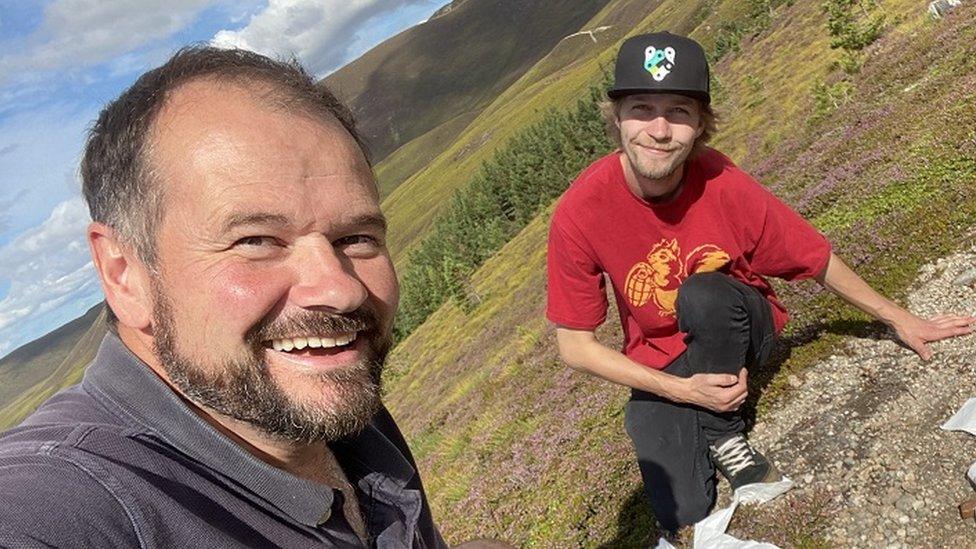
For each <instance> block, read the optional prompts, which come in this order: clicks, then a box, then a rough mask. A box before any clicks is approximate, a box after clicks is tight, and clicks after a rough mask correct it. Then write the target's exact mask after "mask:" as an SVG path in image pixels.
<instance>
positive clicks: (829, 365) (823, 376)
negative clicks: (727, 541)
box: [733, 245, 976, 548]
mask: <svg viewBox="0 0 976 549" xmlns="http://www.w3.org/2000/svg"><path fill="white" fill-rule="evenodd" d="M974 268H976V245H974V246H972V247H971V248H969V249H968V250H966V251H964V252H960V253H957V254H955V255H952V256H950V257H947V258H944V259H941V260H939V261H938V262H936V263H935V264H932V265H928V266H926V267H925V268H923V269H922V273H921V274H920V276H919V278H918V280H917V282H916V284H915V286H914V290H913V292H912V293H911V295H910V296H909V298H908V305H909V307H910V308H911V309H912V310H913V311H916V312H919V313H921V314H924V315H933V314H937V313H939V312H943V311H951V312H958V313H970V314H972V313H973V312H976V289H974V287H973V283H972V282H970V283H969V284H968V285H963V284H958V283H957V284H953V281H954V280H955V279H956V278H957V277H959V275H960V274H961V273H965V272H966V271H969V270H971V269H974ZM934 348H935V350H936V356H935V358H934V359H933V360H932V361H931V362H929V363H922V362H921V361H920V360H919V359H918V358H917V357H916V356H915V355H914V354H913V353H911V352H910V351H908V350H907V349H904V348H902V347H900V346H899V345H897V344H896V343H894V341H891V340H883V339H882V340H874V339H856V338H851V340H850V341H849V342H848V343H847V344H846V346H845V348H844V349H843V350H842V351H841V352H840V353H839V354H837V355H835V356H831V357H830V358H829V359H827V360H826V361H824V362H823V363H821V364H819V365H817V366H815V367H813V368H811V369H810V370H808V371H806V372H804V374H803V376H802V379H800V378H797V379H792V380H791V384H792V385H794V386H795V387H797V390H796V391H795V392H794V393H793V396H792V397H790V398H788V399H787V400H786V401H785V402H784V403H782V404H781V405H779V407H778V408H777V409H775V410H773V411H772V412H771V413H770V414H768V415H767V417H766V418H764V419H763V420H762V421H760V423H759V424H757V425H756V427H755V428H754V429H753V431H752V434H751V438H752V439H753V440H754V441H756V442H757V447H759V448H763V449H767V450H768V453H769V454H770V455H771V456H772V457H773V459H774V460H775V462H776V463H777V464H779V465H780V468H781V469H782V470H783V472H784V473H785V474H786V475H787V476H789V477H791V478H792V479H793V480H794V481H796V488H795V489H794V491H793V494H792V496H791V497H790V498H787V499H785V500H783V501H777V502H772V503H770V504H767V505H765V506H763V507H761V508H757V509H754V510H747V512H746V516H753V517H754V518H755V520H757V521H758V522H759V523H760V524H762V523H765V524H767V525H768V524H771V523H772V524H778V525H780V526H779V529H784V528H788V527H789V526H790V525H793V524H797V523H798V522H799V521H802V520H806V519H808V518H810V517H808V516H801V515H808V514H809V513H808V511H809V509H810V505H809V502H807V503H803V501H804V499H807V500H809V499H811V498H814V499H816V498H815V497H814V496H818V497H821V498H822V499H823V500H828V499H829V501H830V503H829V504H827V505H826V509H825V513H824V516H823V517H821V518H820V519H819V520H820V524H819V525H818V526H817V529H818V530H819V532H820V535H822V536H825V537H826V539H827V540H828V541H829V543H830V545H832V546H834V547H890V548H895V547H940V548H941V547H952V548H956V547H976V523H974V522H973V521H972V520H970V521H963V520H961V519H960V518H959V515H958V512H957V510H956V504H957V503H959V501H961V500H963V499H966V498H968V497H971V496H973V495H974V493H973V489H972V488H971V487H970V485H969V482H968V480H967V479H966V476H965V474H966V471H967V469H968V468H969V466H970V464H971V463H972V462H973V461H974V460H976V437H972V436H970V435H968V434H966V433H960V432H946V431H942V430H941V429H939V426H940V425H941V424H942V423H943V422H944V421H945V420H946V419H948V418H949V417H950V416H951V415H952V414H953V413H955V411H956V410H958V409H959V408H960V407H961V406H962V405H963V404H964V403H965V402H966V400H968V399H969V398H970V397H973V396H976V376H974V373H976V335H970V336H966V337H962V338H956V339H954V340H950V341H945V342H940V343H936V344H935V345H934ZM798 502H800V503H799V504H798ZM797 510H799V513H797ZM733 525H735V523H733ZM746 529H747V530H750V529H751V527H749V526H746ZM737 535H739V534H737ZM818 537H819V536H818ZM754 539H763V538H754ZM789 539H790V538H788V537H787V538H782V539H780V540H774V539H768V537H767V538H766V539H765V540H764V541H772V542H776V541H779V542H780V543H784V541H785V542H786V543H785V544H786V545H791V544H797V543H798V540H796V539H793V540H792V541H788V540H789Z"/></svg>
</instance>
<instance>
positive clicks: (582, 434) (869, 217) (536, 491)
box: [388, 1, 976, 548]
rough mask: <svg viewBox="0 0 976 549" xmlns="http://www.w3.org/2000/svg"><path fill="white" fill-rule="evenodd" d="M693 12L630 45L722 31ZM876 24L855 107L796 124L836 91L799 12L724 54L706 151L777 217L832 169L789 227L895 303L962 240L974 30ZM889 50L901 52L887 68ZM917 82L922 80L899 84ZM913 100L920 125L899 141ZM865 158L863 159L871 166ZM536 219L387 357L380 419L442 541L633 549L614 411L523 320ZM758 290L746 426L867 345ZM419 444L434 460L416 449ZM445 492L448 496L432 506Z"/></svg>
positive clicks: (534, 294) (665, 13)
mask: <svg viewBox="0 0 976 549" xmlns="http://www.w3.org/2000/svg"><path fill="white" fill-rule="evenodd" d="M689 6H690V7H689ZM701 6H703V8H704V4H702V5H701ZM613 7H614V6H613V4H611V5H609V6H608V8H607V10H606V11H612V9H611V8H613ZM707 7H708V8H709V9H708V12H707V13H704V14H699V15H698V16H697V17H695V14H694V13H693V12H694V8H695V5H694V4H693V3H687V4H684V5H680V6H679V5H677V4H675V3H668V2H663V3H661V4H653V5H652V6H651V9H653V10H654V11H653V13H651V14H649V15H648V16H647V17H646V18H644V19H643V20H640V21H637V22H636V23H635V28H637V29H641V30H644V29H648V28H662V27H665V26H667V27H670V28H672V29H680V27H681V25H683V24H697V25H698V26H697V27H695V28H694V29H693V32H692V35H693V36H699V37H703V36H706V35H707V33H708V32H709V31H708V28H715V26H716V25H717V24H718V23H720V22H721V17H722V16H723V14H724V15H728V14H730V13H737V12H736V11H735V10H736V7H735V6H733V5H732V3H730V2H712V3H709V4H708V6H707ZM915 7H917V6H915ZM881 9H884V10H886V13H887V14H889V15H890V16H892V19H891V20H892V21H895V24H893V25H892V27H891V28H889V29H888V31H887V33H886V35H885V36H883V37H882V38H881V39H880V40H879V41H878V42H877V43H875V44H873V45H871V46H870V47H869V48H868V50H869V51H868V52H867V56H866V58H865V62H864V65H863V67H862V69H861V72H860V73H859V74H857V75H855V76H853V77H852V78H851V79H850V86H851V89H852V97H854V98H856V99H857V101H851V102H848V103H845V104H840V105H838V106H837V107H836V108H834V109H831V111H830V112H827V113H824V115H823V116H822V117H820V118H818V119H815V120H811V119H812V118H813V114H814V108H815V98H814V97H813V95H812V94H811V89H812V86H813V84H814V83H815V82H818V81H819V82H828V83H833V82H836V81H837V80H836V79H837V78H838V71H839V70H840V69H838V68H836V67H832V62H833V55H834V53H835V52H833V50H831V49H830V48H829V35H828V34H827V33H826V30H825V29H824V28H823V26H822V20H821V19H822V15H821V14H820V12H819V6H818V5H816V4H808V3H794V4H793V5H789V6H787V5H784V6H781V7H779V8H777V9H776V10H775V12H774V15H773V18H772V24H771V26H770V27H769V29H767V30H765V31H763V32H762V33H760V34H759V35H758V36H757V37H755V38H749V39H745V40H743V42H742V44H741V48H740V51H739V52H730V53H727V54H726V56H725V57H724V58H723V59H722V61H721V62H720V63H719V64H718V66H717V68H716V71H717V73H718V75H719V76H720V78H721V80H722V82H723V88H724V91H723V96H724V97H725V99H724V100H723V103H722V104H721V105H720V107H721V109H722V112H723V113H724V114H725V118H724V120H723V122H722V125H721V128H722V131H721V132H720V134H719V136H718V138H717V139H716V141H715V144H716V145H717V147H718V148H720V149H723V150H726V151H729V152H731V154H732V156H733V158H734V159H736V160H737V161H739V162H740V164H743V165H745V166H747V167H752V168H756V169H757V171H758V172H760V174H761V176H762V179H763V180H764V181H765V182H767V183H771V184H773V186H774V189H775V190H776V192H777V193H779V194H780V195H781V196H783V197H784V198H785V199H787V200H789V201H793V202H797V201H801V200H803V199H804V196H805V195H806V193H808V192H810V190H811V189H813V188H814V187H815V186H817V185H819V184H821V183H822V182H823V181H824V180H825V178H826V176H827V175H829V174H831V173H834V171H835V170H837V169H838V168H839V167H846V168H845V170H843V171H841V172H839V173H841V175H840V176H839V177H841V180H840V181H839V183H838V184H836V185H835V186H834V187H832V188H830V189H828V190H826V191H825V192H824V193H823V194H822V195H820V196H819V197H816V198H814V199H811V200H807V201H806V202H805V205H804V208H803V211H804V213H805V214H806V215H808V216H809V217H810V218H811V219H812V220H813V221H814V223H815V224H816V225H817V226H818V227H819V228H820V229H821V230H823V231H824V232H826V233H827V235H828V236H829V237H830V239H831V240H832V242H833V243H834V245H835V247H836V249H837V250H838V251H839V252H840V253H841V255H842V256H843V257H845V258H847V259H849V260H850V262H851V263H852V264H854V265H855V267H856V268H857V269H858V270H859V271H861V273H862V274H863V275H864V276H865V277H866V278H867V279H868V280H869V282H870V283H872V284H873V285H874V286H876V287H877V288H878V289H880V290H881V291H883V292H884V293H887V294H889V295H891V296H894V297H896V298H897V297H899V296H902V295H904V293H905V292H906V291H907V290H908V289H909V287H910V284H911V283H912V281H913V280H914V279H915V277H916V276H917V271H918V268H919V267H920V266H921V265H922V264H924V263H925V262H927V261H929V260H931V259H932V258H935V257H939V256H941V255H943V254H945V253H948V252H950V251H951V250H953V249H954V248H955V247H956V246H958V245H960V244H962V243H963V242H961V240H960V239H962V238H964V236H965V235H966V234H968V231H969V229H970V228H971V227H973V226H974V225H976V190H974V189H976V166H974V161H973V158H976V141H974V140H973V139H974V137H976V134H974V133H973V130H972V129H971V128H972V127H973V126H974V123H973V121H976V112H974V110H976V106H974V105H976V101H974V99H976V97H974V90H976V87H974V85H973V84H974V82H976V66H974V63H973V60H972V59H971V58H970V57H966V56H965V55H963V54H961V53H960V52H963V51H967V48H968V47H969V46H968V45H969V44H971V43H972V41H973V40H974V39H976V36H974V35H976V31H974V29H973V25H972V24H969V25H968V26H967V25H964V24H959V23H957V26H956V28H954V29H952V30H943V29H942V27H939V26H934V25H929V24H927V23H925V22H924V14H923V13H921V11H918V13H917V14H916V13H915V12H913V11H912V10H913V9H914V8H913V7H912V6H910V3H909V2H905V1H898V2H882V5H881ZM969 10H970V12H969V13H973V11H972V10H973V8H969ZM913 14H914V15H913ZM960 17H962V16H960ZM913 33H914V34H913ZM909 44H910V45H912V46H913V48H914V49H913V50H912V51H913V53H912V54H911V55H907V56H906V54H905V52H906V51H908V49H906V48H907V45H909ZM935 44H940V46H941V47H940V48H936V47H935V46H934V45H935ZM614 49H615V48H613V47H610V48H608V50H607V51H609V52H610V53H609V54H606V53H605V54H601V55H596V56H594V57H593V60H592V61H590V62H589V64H586V63H582V64H580V65H578V66H573V67H572V69H571V70H567V71H565V73H558V74H557V73H552V72H550V73H549V74H551V75H553V76H547V78H552V80H550V81H549V82H548V83H547V86H546V87H545V89H542V88H538V89H536V88H532V87H531V85H530V86H527V88H526V89H527V90H532V91H533V92H538V93H537V96H538V97H540V98H542V99H548V100H550V101H562V102H563V103H565V100H564V99H561V98H560V96H558V95H557V94H555V93H553V91H552V90H551V88H553V87H559V86H560V85H561V82H563V81H564V80H565V82H568V83H570V84H569V86H570V87H574V86H579V85H581V84H582V83H584V82H585V81H586V79H587V78H595V75H596V74H597V73H598V71H599V66H600V64H601V62H605V61H606V60H607V59H609V58H610V57H612V54H613V50H614ZM909 49H910V48H909ZM934 51H939V53H938V54H935V53H931V52H934ZM899 52H901V53H899ZM919 66H923V67H926V70H925V71H924V72H922V73H919V72H917V71H915V70H914V69H912V68H911V67H919ZM530 73H531V71H530ZM530 73H527V74H530ZM561 79H562V80H561ZM913 84H914V87H912V88H911V89H909V91H903V90H905V89H906V88H908V87H909V86H912V85H913ZM576 89H579V88H578V87H577V88H576ZM757 93H758V94H760V95H761V96H762V97H763V99H762V100H761V101H759V100H758V99H757V97H756V94H757ZM501 97H502V98H505V97H506V95H504V94H503V95H502V96H501ZM922 98H924V104H925V105H926V106H925V109H924V110H925V123H919V122H918V120H919V114H920V106H919V105H920V104H921V103H920V101H922ZM540 105H541V103H540ZM491 108H492V111H491V112H493V113H495V114H496V115H498V116H499V118H498V120H497V123H496V124H495V128H496V130H495V131H496V132H498V135H499V139H503V138H504V137H505V136H506V135H511V132H510V131H506V129H505V126H507V125H509V124H516V123H521V124H525V123H528V122H530V121H531V120H533V117H532V116H530V115H526V113H531V112H532V111H531V110H529V111H527V110H523V109H522V105H521V104H517V105H502V104H497V105H493V107H491ZM486 112H488V111H486ZM505 113H512V116H508V117H505V116H503V115H504V114H505ZM516 113H518V115H516ZM913 121H914V122H913ZM484 123H485V121H484V120H476V121H475V122H474V123H473V124H472V127H478V126H479V124H484ZM482 128H484V126H482ZM476 132H477V130H475V132H474V133H475V134H476ZM848 133H850V135H849V136H846V135H847V134H848ZM463 140H464V137H462V141H463ZM461 146H463V145H461ZM873 151H880V153H881V154H879V155H877V157H872V156H871V153H872V152H873ZM484 158H486V157H485V156H482V157H481V158H480V159H481V160H483V159H484ZM435 164H436V162H435ZM438 169H439V168H436V169H435V167H434V166H432V167H431V168H430V173H429V174H427V175H426V176H424V177H425V178H429V179H423V181H433V179H434V178H435V177H436V175H437V173H439V172H438V171H437V170H438ZM448 169H450V168H448ZM448 173H452V174H456V173H458V172H457V171H453V172H451V171H449V172H448ZM449 179H453V178H449ZM418 181H420V179H418ZM443 192H447V191H446V190H445V191H443ZM412 207H414V208H417V207H418V205H416V204H415V205H413V206H412ZM547 216H548V211H547V212H546V213H544V214H543V215H541V216H540V217H539V218H537V219H536V220H534V221H533V222H531V223H530V224H529V225H528V226H527V227H526V228H525V229H524V230H523V231H522V232H521V233H520V234H519V235H518V236H516V237H515V238H514V239H513V240H512V241H510V242H509V243H508V244H507V245H506V246H505V247H504V248H502V250H501V251H499V252H498V253H497V254H496V255H495V256H494V257H492V258H491V259H489V260H488V262H487V263H486V264H485V265H484V266H483V267H482V268H481V269H479V270H478V271H477V272H476V273H475V275H474V276H473V278H472V287H473V288H474V291H475V292H476V293H477V294H478V295H479V296H480V298H481V302H480V303H478V304H476V305H475V306H473V307H469V308H465V309H461V308H459V307H457V306H456V305H454V304H447V305H445V306H443V307H441V309H439V310H438V311H436V312H435V313H434V314H433V315H432V316H431V317H430V318H429V319H428V321H427V322H426V323H425V324H424V325H422V326H421V327H420V328H419V329H418V330H417V331H415V332H414V333H413V334H412V335H411V336H410V337H408V338H407V339H406V340H404V341H403V343H401V344H400V345H399V346H398V347H397V348H396V349H395V351H394V363H395V364H397V376H396V378H395V381H393V382H391V383H390V384H389V387H388V400H389V403H390V405H391V408H392V410H393V411H394V414H395V415H396V416H397V418H398V420H399V421H400V422H401V425H402V426H403V428H404V430H405V432H406V433H407V436H408V439H409V440H410V441H411V443H413V442H414V440H415V439H414V433H417V434H419V438H418V439H417V440H418V442H419V443H420V444H421V447H422V448H423V449H424V450H423V458H422V459H420V460H419V463H420V468H421V471H422V472H423V473H424V475H425V478H434V479H440V478H444V479H450V481H449V482H447V481H444V482H443V483H442V481H441V480H436V481H435V484H434V485H433V486H432V487H431V488H430V490H429V492H430V494H429V495H430V499H431V503H432V506H433V508H434V512H435V516H437V517H438V518H439V521H440V523H441V525H442V528H443V530H444V532H445V533H446V534H447V536H448V539H449V540H451V541H455V542H456V541H461V540H463V539H468V538H470V537H473V536H476V535H484V534H486V533H487V534H490V535H491V536H493V537H502V538H505V539H508V540H510V541H512V542H514V543H516V544H517V545H520V546H526V547H553V546H560V547H577V546H579V547H596V546H600V545H601V544H605V545H606V546H608V547H640V546H647V545H648V544H650V543H651V542H652V541H653V540H654V539H656V537H655V535H656V529H655V526H654V524H653V521H652V519H651V518H650V517H649V516H648V515H647V512H646V509H644V503H643V500H642V496H641V495H640V493H639V487H640V482H639V478H638V475H637V471H636V466H635V465H634V463H633V462H632V459H633V458H632V455H631V452H632V450H631V449H630V445H629V441H628V440H627V438H626V435H625V434H624V433H623V428H622V417H621V410H622V406H623V403H624V402H625V400H626V398H627V392H626V390H624V389H623V388H620V387H616V386H613V385H610V384H607V383H603V382H600V381H598V380H594V379H591V378H588V377H586V376H583V375H580V374H575V373H572V372H570V371H568V370H567V369H566V368H565V367H564V366H562V365H561V363H560V361H559V359H558V356H557V353H556V349H555V347H554V342H553V338H552V334H551V332H550V331H549V328H547V327H546V324H545V321H544V320H542V317H543V310H544V300H545V279H544V270H545V263H544V260H545V234H546V224H547ZM778 287H779V288H782V290H781V292H780V293H781V295H782V297H783V299H784V300H786V302H787V303H788V305H789V306H790V308H791V310H792V311H794V312H795V313H796V314H795V316H794V322H793V325H792V328H790V329H789V330H788V331H787V332H786V333H785V334H784V337H785V339H786V341H787V342H788V343H789V344H790V347H789V348H788V349H781V350H780V352H779V356H777V357H776V358H775V359H774V361H773V363H772V364H770V366H769V367H768V368H767V369H766V370H765V371H764V372H762V373H761V374H759V375H757V379H755V380H754V387H755V391H756V393H757V394H756V395H755V397H754V398H753V401H752V406H754V407H755V409H756V410H757V414H758V417H759V420H760V421H761V420H762V417H764V415H765V414H768V413H775V410H776V408H777V403H778V402H779V400H780V399H782V398H786V397H787V396H788V394H789V385H788V383H786V379H787V377H788V376H789V375H790V374H791V373H794V372H802V371H803V370H804V369H806V368H808V367H809V366H810V365H812V364H815V363H816V362H817V361H819V360H821V359H822V358H824V357H825V356H827V355H829V354H831V353H833V352H835V350H836V349H837V346H838V344H840V343H841V342H843V341H844V339H845V337H846V336H847V334H858V335H865V334H866V333H870V332H871V331H872V330H876V329H877V328H876V327H873V326H871V325H868V324H866V320H867V319H866V318H865V317H864V316H863V315H862V314H860V313H858V312H855V311H853V310H852V309H850V308H847V307H844V306H842V305H841V304H840V303H839V301H838V300H837V299H836V298H834V297H832V296H828V295H825V294H822V293H816V292H811V291H810V289H811V288H812V284H811V283H809V282H808V283H803V284H799V285H795V286H786V285H779V286H778ZM613 315H614V313H613V312H611V313H610V318H611V320H610V321H609V322H608V323H607V325H606V326H604V327H602V328H601V329H600V331H599V332H598V337H600V339H601V340H602V341H605V342H607V343H608V344H610V345H611V346H615V345H616V343H617V341H619V338H620V335H619V330H620V328H619V324H618V322H617V321H616V319H615V317H614V316H613ZM785 351H788V352H785ZM451 395H455V396H454V398H451ZM457 395H463V397H462V398H460V399H458V398H457ZM526 419H531V423H524V422H525V421H526ZM432 433H440V435H439V436H440V437H441V438H438V439H436V440H439V441H440V442H439V443H432V442H431V441H432V440H435V438H434V435H433V434H432ZM438 444H439V445H440V447H441V450H440V451H439V450H437V449H430V448H431V446H436V445H438ZM448 450H449V451H448ZM449 456H450V458H449ZM445 484H450V487H448V488H444V489H443V491H442V488H441V486H443V485H445ZM462 492H464V493H462ZM794 503H795V504H796V505H799V506H801V507H803V506H806V507H804V508H809V509H814V508H816V507H817V505H819V504H818V503H817V502H816V501H812V500H810V501H801V502H794ZM817 513H819V511H818V512H817ZM817 513H815V512H813V511H811V516H814V515H816V516H817V517H819V515H817ZM745 515H749V511H748V510H747V511H746V513H745ZM754 518H755V519H756V520H755V524H754V525H753V526H755V527H756V528H759V529H760V530H751V531H756V532H759V533H760V534H761V535H765V534H763V532H766V531H768V528H770V527H775V525H776V524H777V523H776V521H775V520H774V519H775V518H776V517H770V516H768V515H767V514H765V513H761V514H758V515H755V516H754ZM814 518H816V517H814ZM821 518H822V517H821ZM821 518H817V520H812V521H810V522H808V523H804V524H799V523H797V524H791V526H795V527H796V528H794V530H793V531H791V532H790V533H789V536H790V537H789V540H790V541H787V542H785V543H786V544H787V546H790V544H792V546H798V547H810V548H814V547H824V546H825V545H824V543H825V541H824V540H825V538H824V535H823V524H824V520H821ZM740 527H741V528H743V530H741V531H744V532H748V531H750V530H748V528H746V527H744V526H741V525H740ZM762 528H766V529H767V530H762ZM770 539H772V538H770Z"/></svg>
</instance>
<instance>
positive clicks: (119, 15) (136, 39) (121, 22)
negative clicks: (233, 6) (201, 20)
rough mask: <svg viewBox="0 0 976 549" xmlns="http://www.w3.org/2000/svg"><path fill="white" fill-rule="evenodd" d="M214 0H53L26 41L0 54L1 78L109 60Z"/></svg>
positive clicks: (179, 25)
mask: <svg viewBox="0 0 976 549" xmlns="http://www.w3.org/2000/svg"><path fill="white" fill-rule="evenodd" d="M216 1H217V0H111V1H109V0H55V1H54V2H52V3H51V4H49V5H48V6H47V7H46V8H45V9H44V20H43V22H42V23H41V25H40V27H39V28H38V29H37V30H36V31H35V32H34V33H33V34H32V35H31V36H30V37H29V38H28V39H27V41H26V46H25V47H23V48H20V50H19V51H14V52H11V53H7V54H5V55H2V56H0V83H2V82H4V81H5V80H8V79H11V78H13V77H15V76H18V77H19V76H21V75H23V73H24V72H34V71H52V70H58V69H65V68H71V69H75V68H79V67H86V66H90V65H93V64H96V63H101V62H104V61H108V60H110V59H112V58H114V57H115V56H118V55H121V54H124V53H127V52H130V51H132V50H134V49H138V48H140V47H142V46H144V45H147V44H149V43H151V42H153V41H156V40H159V39H162V38H166V37H168V36H170V35H172V34H173V33H175V32H177V31H179V30H181V29H183V28H184V27H186V26H187V25H189V24H190V23H191V22H192V21H193V19H194V18H195V17H196V15H197V14H198V13H200V11H201V10H203V9H204V8H206V7H207V6H209V5H211V4H214V3H215V2H216Z"/></svg>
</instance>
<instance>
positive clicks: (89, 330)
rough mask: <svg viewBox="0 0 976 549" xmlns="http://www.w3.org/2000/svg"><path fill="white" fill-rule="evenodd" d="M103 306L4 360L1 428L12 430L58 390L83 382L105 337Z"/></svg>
mask: <svg viewBox="0 0 976 549" xmlns="http://www.w3.org/2000/svg"><path fill="white" fill-rule="evenodd" d="M104 319H105V312H104V307H103V306H102V304H101V303H100V304H98V305H96V306H94V307H92V308H91V309H89V310H88V312H87V313H85V314H84V315H82V316H80V317H78V318H76V319H75V320H72V321H71V322H69V323H67V324H65V325H64V326H61V327H60V328H58V329H57V330H55V331H53V332H51V333H49V334H47V335H45V336H43V337H41V338H39V339H37V340H35V341H32V342H31V343H28V344H26V345H24V346H22V347H20V348H18V349H17V350H15V351H14V352H12V353H10V354H9V355H7V356H5V357H4V358H3V360H0V429H4V428H6V427H12V426H14V425H16V424H17V423H20V421H21V420H22V419H24V418H25V417H27V416H28V415H29V414H30V413H31V412H32V411H33V410H34V408H36V407H37V406H38V405H39V404H40V403H42V402H44V400H45V399H47V398H48V397H49V396H51V395H53V394H54V393H56V392H57V391H58V390H60V389H62V388H63V387H67V386H69V385H73V384H75V383H77V382H78V381H80V380H81V376H82V373H83V372H84V367H85V366H86V365H87V364H88V363H89V362H91V360H92V359H93V358H95V352H96V351H97V350H98V344H99V342H100V341H101V340H102V336H103V335H104V334H105V322H104Z"/></svg>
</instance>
